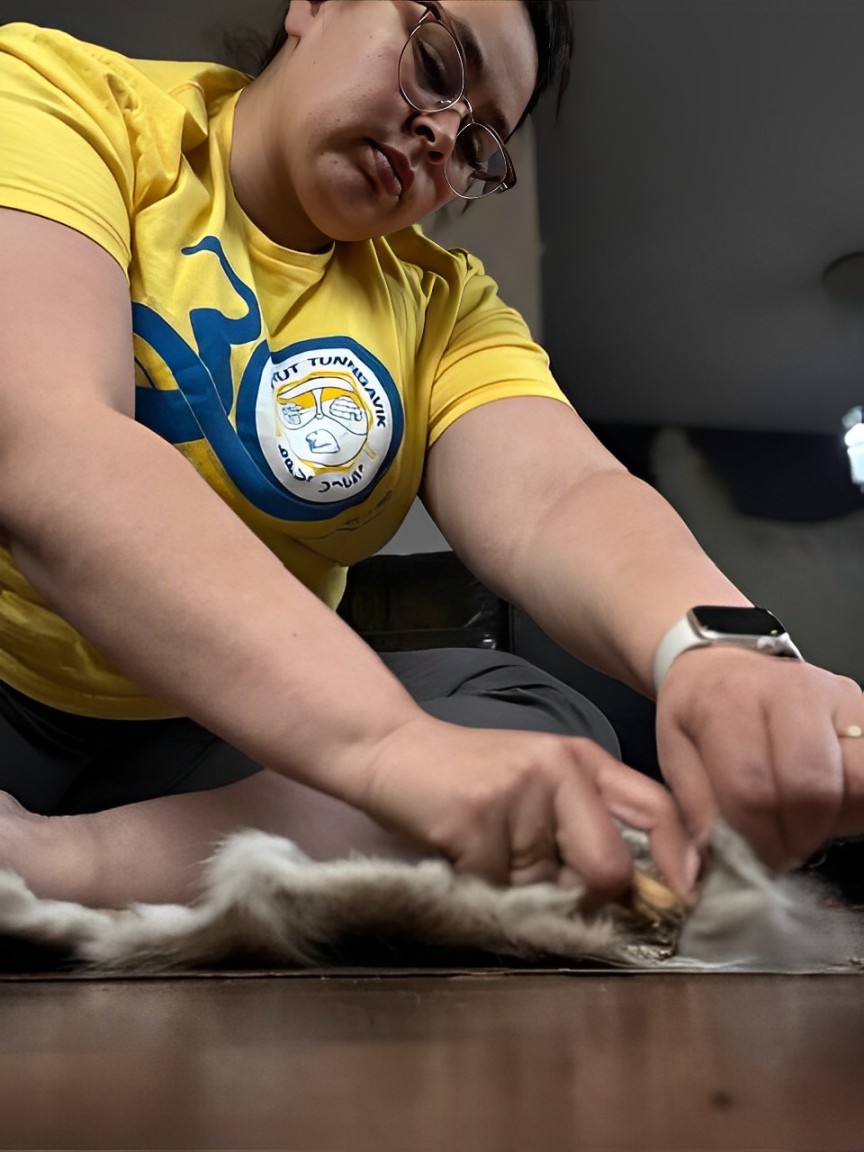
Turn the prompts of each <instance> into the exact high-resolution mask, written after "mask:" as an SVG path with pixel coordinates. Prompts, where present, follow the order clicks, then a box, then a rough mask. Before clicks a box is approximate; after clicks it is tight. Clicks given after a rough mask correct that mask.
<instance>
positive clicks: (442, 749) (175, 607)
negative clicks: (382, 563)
mask: <svg viewBox="0 0 864 1152" xmlns="http://www.w3.org/2000/svg"><path fill="white" fill-rule="evenodd" d="M133 412H134V372H133V354H132V332H131V308H130V301H129V291H128V285H127V283H126V280H125V277H124V275H123V273H122V271H121V269H120V267H119V266H118V265H117V264H116V263H115V262H114V260H113V259H112V258H111V257H110V256H109V255H108V254H107V253H106V252H104V251H103V250H102V249H101V248H100V247H98V246H97V245H96V244H95V243H93V242H92V241H91V240H89V239H87V238H85V237H84V236H83V235H81V234H79V233H77V232H75V231H73V230H71V229H69V228H66V227H64V226H63V225H60V224H57V223H54V222H52V221H48V220H44V219H42V218H39V217H36V216H32V215H28V214H24V213H18V212H13V211H9V210H0V530H2V532H3V535H4V538H5V540H6V542H7V546H8V547H9V548H10V550H11V552H12V555H13V557H14V559H15V561H16V563H17V564H18V566H19V567H20V568H21V570H22V572H23V573H24V574H25V575H26V576H27V578H28V579H29V580H30V581H31V582H32V584H33V585H34V586H35V587H36V589H37V590H38V591H39V592H40V593H41V595H42V596H43V597H44V598H45V599H46V601H47V602H48V603H49V604H50V605H51V606H52V607H53V608H54V610H55V611H56V612H58V613H59V614H60V615H61V616H62V617H63V618H64V619H66V620H68V621H69V623H71V624H72V625H73V626H74V627H76V628H77V629H78V630H79V631H80V632H81V633H82V634H83V635H84V636H85V637H87V639H89V640H90V641H91V642H92V643H93V644H94V645H95V646H96V647H97V648H99V649H100V650H101V651H102V652H103V653H104V655H105V656H107V657H108V658H109V659H110V660H111V661H112V662H113V663H114V664H115V665H116V666H117V667H118V668H119V669H120V670H121V671H122V672H124V673H125V674H126V675H128V676H130V677H131V678H133V679H134V680H136V681H137V682H138V683H139V684H141V685H142V686H143V687H144V688H145V689H146V690H147V691H149V692H150V693H151V694H153V695H154V696H157V697H160V698H162V699H165V700H166V701H169V702H170V703H171V704H172V705H174V706H175V707H176V708H177V709H178V710H180V711H182V712H184V713H186V714H188V715H189V716H191V717H192V718H194V719H195V720H197V721H198V722H199V723H201V724H203V725H204V726H205V727H207V728H209V729H211V730H212V731H213V732H215V733H217V734H218V735H220V736H222V737H223V738H224V739H226V740H228V741H229V742H231V743H232V744H234V745H236V746H237V747H239V748H241V749H242V750H243V751H244V752H245V753H247V755H249V756H251V757H253V758H254V759H255V760H257V761H258V762H259V763H261V764H262V765H265V766H267V767H270V768H272V769H274V770H276V771H278V772H281V773H283V774H285V775H289V776H292V777H294V778H295V779H297V780H300V781H302V782H303V783H306V784H309V785H311V786H312V787H315V788H318V789H320V790H322V791H326V792H329V793H330V794H332V795H335V796H337V797H339V798H340V799H343V800H346V801H347V802H348V803H351V804H354V805H356V806H357V807H360V808H363V809H364V810H366V811H367V812H369V813H370V814H371V815H372V816H374V817H376V818H378V819H379V820H381V821H382V822H384V823H391V824H394V825H396V826H397V827H399V828H400V829H401V830H402V831H403V832H406V833H408V834H409V835H413V836H414V837H415V838H416V839H417V840H418V841H420V842H422V843H423V844H425V845H426V846H428V847H431V848H435V849H438V850H440V851H442V852H444V854H445V855H447V857H448V858H449V859H451V860H452V861H453V862H454V863H455V864H456V865H457V866H458V867H462V868H465V869H468V870H470V871H474V872H477V873H479V874H481V875H484V876H487V877H488V878H490V879H493V880H497V881H501V882H505V881H507V880H508V879H512V878H514V877H513V871H514V867H515V866H514V864H513V857H514V856H518V857H519V858H523V857H524V856H525V854H526V853H527V854H528V855H530V854H531V852H532V851H534V850H535V848H536V849H538V850H540V849H542V851H543V852H545V853H546V858H545V859H538V863H539V864H540V865H541V866H542V868H543V869H544V873H543V874H544V875H548V866H549V865H550V864H552V865H554V868H555V869H556V870H557V867H558V864H557V862H556V861H555V856H556V850H557V852H558V853H560V858H561V861H562V867H563V868H564V871H565V873H566V872H567V871H568V870H569V871H575V872H577V873H579V874H580V875H581V876H582V878H583V879H585V880H586V881H587V883H588V886H589V887H590V888H593V889H594V890H596V891H597V892H598V893H610V892H614V891H617V890H620V888H621V887H623V886H624V885H626V883H627V881H628V879H629V876H630V870H631V863H630V858H629V853H628V852H627V850H626V848H625V847H624V845H623V842H622V841H621V838H620V835H619V833H618V831H617V829H616V826H615V824H614V821H613V819H612V817H613V816H616V817H618V818H620V819H623V820H625V821H627V822H628V823H630V824H633V825H635V826H637V827H643V828H645V830H646V831H647V832H648V833H649V835H650V836H651V838H652V844H653V848H654V853H655V857H656V859H657V861H658V864H659V865H660V867H661V868H662V869H663V871H664V872H665V873H666V875H667V877H668V879H669V880H670V882H671V883H672V884H673V885H674V886H675V887H677V888H678V889H679V890H681V891H684V890H686V889H687V888H688V887H689V883H688V872H689V871H692V863H693V862H692V853H691V855H690V857H689V859H688V853H687V848H688V845H687V838H686V836H685V834H684V831H683V828H682V826H681V823H680V820H679V818H678V815H677V812H676V810H675V807H674V804H673V803H672V801H671V800H670V799H669V797H668V795H667V794H666V793H665V791H664V790H662V789H661V788H659V786H657V785H655V784H653V782H651V781H648V780H645V779H643V778H641V777H639V776H638V775H637V774H636V773H633V772H631V770H630V769H627V768H625V767H624V766H623V765H621V764H620V763H618V762H617V761H615V760H614V759H613V758H612V757H610V756H608V755H607V754H606V753H605V752H603V751H602V750H601V749H600V748H598V747H597V746H596V745H594V744H592V743H591V742H589V741H586V740H579V739H574V738H566V737H553V736H548V735H538V734H535V733H527V732H526V733H514V732H501V733H498V732H490V731H475V730H470V729H463V728H459V727H456V726H453V725H449V724H445V723H443V722H441V721H437V720H433V719H431V718H430V717H428V716H427V715H425V714H424V713H423V712H422V711H421V710H420V709H419V708H418V707H417V705H416V704H415V703H414V702H413V701H412V700H411V698H410V697H409V696H408V694H407V693H406V692H405V690H404V689H403V688H402V686H401V685H400V684H399V683H398V682H397V681H396V680H395V679H394V678H393V677H392V676H391V675H390V673H389V672H388V671H387V670H386V669H385V668H384V666H383V664H382V663H381V661H380V660H378V658H377V657H376V656H375V654H374V653H373V652H372V651H371V650H370V649H369V648H368V647H367V646H366V645H365V644H364V643H363V642H362V641H360V640H359V638H357V637H356V636H355V635H354V634H353V633H352V632H351V631H350V629H348V628H347V627H346V626H345V625H344V624H343V622H342V621H341V620H340V619H339V617H338V616H337V615H336V613H334V612H332V611H331V610H330V609H329V608H327V607H326V606H325V605H323V604H322V603H321V602H320V601H319V600H318V599H317V597H315V596H314V595H313V594H312V593H311V592H309V591H308V590H307V589H306V588H305V587H304V586H303V585H302V584H301V583H300V582H299V581H297V580H296V579H295V578H294V577H293V576H291V575H290V573H288V572H286V570H285V569H284V567H283V566H282V564H281V563H280V562H279V561H278V560H277V559H276V558H275V557H274V556H273V555H272V553H270V551H269V550H268V549H267V548H266V547H265V546H264V545H263V544H262V543H261V542H260V541H259V540H258V539H257V538H256V537H255V536H254V534H253V533H252V532H251V531H250V530H249V529H248V528H247V527H246V526H245V525H244V524H243V523H242V522H241V521H240V520H239V519H238V517H237V516H236V515H235V514H234V513H233V512H232V511H231V510H230V509H229V508H228V507H227V505H225V504H224V503H223V502H222V501H221V500H220V498H219V497H218V496H217V495H216V494H215V493H214V492H213V491H212V490H211V489H210V488H209V486H208V485H207V484H206V483H205V482H204V480H203V479H202V478H201V477H200V476H199V475H198V474H197V473H196V472H195V470H194V469H193V468H192V466H191V464H189V463H188V462H187V461H186V460H185V459H184V457H183V456H182V455H181V454H180V453H179V452H178V451H176V449H175V448H173V447H172V446H171V445H169V444H168V443H167V442H165V441H163V440H161V439H160V438H159V437H157V436H156V435H154V434H153V433H152V432H150V431H149V430H148V429H146V428H145V427H143V426H141V425H139V424H136V423H135V421H134V418H133ZM553 874H554V873H553ZM520 878H522V879H525V878H533V874H529V875H527V876H522V877H520Z"/></svg>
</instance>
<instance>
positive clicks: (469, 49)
mask: <svg viewBox="0 0 864 1152" xmlns="http://www.w3.org/2000/svg"><path fill="white" fill-rule="evenodd" d="M446 19H447V20H448V21H449V23H450V25H451V26H452V28H453V31H454V32H455V33H456V36H457V38H458V40H459V43H460V44H461V46H462V51H463V52H464V53H465V63H466V64H467V66H468V71H469V72H470V73H471V74H472V75H473V76H476V77H477V78H478V79H480V80H483V79H485V78H487V77H489V76H490V75H492V70H491V69H490V68H489V66H488V64H487V62H486V57H485V56H484V55H483V49H482V48H481V47H480V41H479V40H478V39H477V37H476V36H475V34H474V29H473V28H472V27H471V25H470V24H469V23H468V21H467V20H464V19H463V18H462V17H461V16H456V15H455V14H454V13H453V12H450V11H446ZM485 119H486V120H487V121H488V123H489V124H490V125H491V126H492V127H493V128H494V129H495V131H496V132H497V133H498V135H499V136H500V137H501V138H502V140H506V139H507V138H508V136H509V135H510V126H509V124H508V123H507V118H506V117H505V115H504V113H503V112H502V111H501V108H500V106H499V105H498V104H492V105H490V107H489V116H488V117H486V118H485Z"/></svg>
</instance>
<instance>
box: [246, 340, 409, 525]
mask: <svg viewBox="0 0 864 1152" xmlns="http://www.w3.org/2000/svg"><path fill="white" fill-rule="evenodd" d="M254 425H255V434H256V439H257V442H258V445H259V446H260V449H261V453H262V455H263V457H264V460H265V461H266V463H267V466H268V467H269V469H270V471H271V472H272V473H273V475H274V476H275V477H276V479H277V480H278V482H279V484H280V485H281V486H282V487H283V488H284V489H285V490H286V491H287V492H289V493H291V495H293V496H296V497H299V498H300V499H302V500H307V501H311V502H313V503H317V504H326V505H332V504H336V503H340V502H346V501H347V502H348V503H356V502H357V499H358V498H359V497H361V496H362V495H363V494H365V493H367V492H368V490H369V489H370V488H371V487H372V485H373V484H374V483H375V481H376V480H377V479H379V478H380V476H381V475H382V474H383V472H384V470H385V469H386V467H387V466H388V465H389V463H390V461H391V460H392V459H393V456H394V455H395V453H396V450H397V448H398V446H399V443H400V441H401V436H402V426H403V419H402V405H401V400H400V398H399V394H398V391H397V389H396V386H395V384H394V382H393V379H392V377H391V376H390V374H389V372H387V370H386V368H385V367H384V365H383V364H381V362H380V361H379V360H377V359H376V358H375V357H374V356H373V355H372V354H371V353H370V352H368V351H367V350H366V349H364V348H362V347H361V346H360V345H358V344H357V343H356V342H355V341H353V340H351V339H350V338H348V337H330V338H327V339H322V340H319V341H308V340H307V341H303V343H301V344H294V345H291V346H290V347H289V348H286V349H283V350H282V351H281V352H279V353H271V354H270V356H269V357H268V358H267V360H266V361H265V363H264V366H263V369H262V371H261V375H260V377H259V379H258V386H257V396H256V399H255V407H254Z"/></svg>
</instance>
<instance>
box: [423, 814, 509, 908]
mask: <svg viewBox="0 0 864 1152" xmlns="http://www.w3.org/2000/svg"><path fill="white" fill-rule="evenodd" d="M458 815H459V822H460V825H461V826H462V827H463V828H468V829H470V831H469V832H468V833H467V836H464V837H461V836H460V837H458V838H457V837H456V836H455V835H454V836H453V837H452V838H451V837H450V836H447V835H446V834H445V835H444V836H443V837H441V838H440V843H441V846H442V848H443V850H444V852H445V854H446V855H447V856H448V857H449V859H450V863H451V864H452V865H453V867H454V869H455V870H456V871H457V872H470V873H472V874H473V875H475V876H479V877H481V878H482V879H483V880H487V881H488V882H489V883H490V884H495V885H497V886H499V887H502V886H504V885H505V884H507V883H508V881H509V878H510V837H509V835H508V828H507V821H506V816H505V815H504V813H503V812H502V809H501V807H500V806H499V805H497V804H491V803H488V802H486V801H484V800H483V799H482V798H481V797H477V798H472V799H471V800H468V799H465V800H463V805H462V811H461V812H459V814H458ZM447 844H451V845H453V844H458V845H459V846H458V847H450V848H447V847H444V846H445V845H447Z"/></svg>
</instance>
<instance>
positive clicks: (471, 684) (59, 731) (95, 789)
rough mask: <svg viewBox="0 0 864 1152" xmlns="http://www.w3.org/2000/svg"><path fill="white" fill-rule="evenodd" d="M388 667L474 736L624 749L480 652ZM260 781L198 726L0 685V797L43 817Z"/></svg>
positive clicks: (527, 673) (537, 680) (431, 655)
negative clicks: (42, 698)
mask: <svg viewBox="0 0 864 1152" xmlns="http://www.w3.org/2000/svg"><path fill="white" fill-rule="evenodd" d="M381 659H382V660H383V661H384V663H385V664H386V665H387V667H388V668H389V669H390V670H391V672H393V674H394V675H395V676H396V677H397V678H398V679H399V680H401V682H402V683H403V684H404V686H405V688H406V690H407V691H408V692H409V693H410V694H411V696H412V697H413V698H414V699H415V700H416V701H417V703H418V704H419V705H420V706H421V707H422V708H423V709H424V710H425V711H426V712H428V713H429V714H430V715H432V716H437V717H438V718H439V719H441V720H447V721H450V722H451V723H454V724H462V725H465V726H466V727H471V728H515V729H526V730H529V731H535V732H552V733H558V734H562V735H570V736H587V737H590V738H591V739H593V740H595V741H597V743H598V744H601V745H602V746H603V747H604V748H606V749H607V750H608V751H609V752H611V753H612V754H613V755H614V756H618V755H619V750H618V741H617V739H616V737H615V734H614V732H613V730H612V727H611V725H610V724H609V722H608V721H607V720H606V718H605V717H604V716H603V715H602V713H601V712H600V711H599V710H598V709H597V708H596V707H595V706H594V705H593V704H591V703H590V702H589V701H588V700H586V699H585V698H584V697H583V696H580V695H579V694H578V693H577V692H575V691H573V690H572V689H571V688H568V687H567V685H566V684H563V683H561V681H560V680H556V679H555V678H554V677H553V676H550V675H548V673H546V672H542V671H541V670H540V669H538V668H535V667H534V666H533V665H532V664H529V663H527V661H525V660H522V659H520V657H518V656H512V655H510V654H509V653H506V652H494V651H488V650H486V649H478V648H436V649H430V650H428V651H422V652H394V653H387V654H384V655H382V657H381ZM258 771H260V767H259V765H257V764H255V763H254V762H253V761H252V760H250V759H249V758H248V757H247V756H245V755H244V754H243V753H242V752H238V751H237V749H236V748H232V747H231V746H230V745H229V744H226V743H225V742H224V741H223V740H220V739H219V738H218V737H217V736H214V735H213V734H212V733H211V732H208V731H207V730H206V729H204V728H202V727H200V725H198V724H195V723H193V721H191V720H186V719H176V720H98V719H89V718H87V717H81V716H73V715H71V714H70V713H67V712H59V711H57V710H56V709H54V708H49V707H47V706H46V705H44V704H39V703H37V702H36V701H33V700H31V699H29V698H28V697H26V696H23V695H22V694H21V693H20V692H16V691H15V690H14V689H12V688H10V687H9V686H8V685H5V684H2V683H0V790H2V791H4V792H9V793H11V794H12V795H13V796H14V797H15V798H16V799H17V800H18V801H19V802H20V803H21V804H23V805H24V807H25V808H28V809H29V810H30V811H31V812H38V813H41V814H43V815H47V816H51V815H72V814H75V813H81V812H95V811H99V810H102V809H105V808H115V807H118V806H119V805H121V804H131V803H134V802H136V801H139V800H149V799H152V798H154V797H156V796H166V795H172V794H178V793H182V792H199V791H202V790H205V789H209V788H218V787H220V786H222V785H224V784H232V783H234V782H235V781H237V780H242V779H244V778H245V777H247V776H251V775H253V774H254V773H255V772H258Z"/></svg>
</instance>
